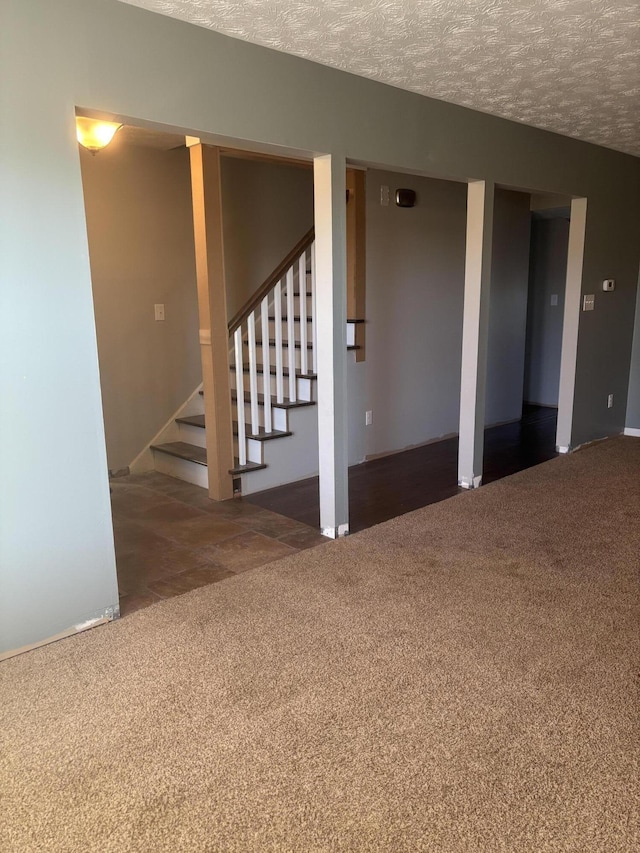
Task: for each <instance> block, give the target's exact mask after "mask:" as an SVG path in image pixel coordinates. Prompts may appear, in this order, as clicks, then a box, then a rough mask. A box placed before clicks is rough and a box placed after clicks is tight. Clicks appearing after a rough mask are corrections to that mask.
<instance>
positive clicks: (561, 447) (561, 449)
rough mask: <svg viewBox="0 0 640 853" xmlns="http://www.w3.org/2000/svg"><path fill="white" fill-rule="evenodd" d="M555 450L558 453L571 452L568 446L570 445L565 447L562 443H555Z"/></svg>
mask: <svg viewBox="0 0 640 853" xmlns="http://www.w3.org/2000/svg"><path fill="white" fill-rule="evenodd" d="M556 451H557V452H558V453H570V452H571V448H570V447H565V446H564V445H562V444H556Z"/></svg>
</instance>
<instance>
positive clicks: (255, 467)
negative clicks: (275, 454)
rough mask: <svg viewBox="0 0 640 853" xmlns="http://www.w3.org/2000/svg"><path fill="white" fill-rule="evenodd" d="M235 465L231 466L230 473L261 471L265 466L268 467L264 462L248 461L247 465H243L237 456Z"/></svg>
mask: <svg viewBox="0 0 640 853" xmlns="http://www.w3.org/2000/svg"><path fill="white" fill-rule="evenodd" d="M234 461H235V466H234V467H233V468H229V473H230V474H248V473H249V472H250V471H261V470H262V469H263V468H266V467H267V466H266V465H265V463H264V462H247V464H246V465H241V464H240V460H239V459H238V457H237V456H236V457H235V460H234Z"/></svg>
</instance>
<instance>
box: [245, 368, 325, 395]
mask: <svg viewBox="0 0 640 853" xmlns="http://www.w3.org/2000/svg"><path fill="white" fill-rule="evenodd" d="M243 378H244V391H245V397H246V396H247V395H248V394H249V390H250V377H249V374H248V373H245V374H243ZM262 380H263V376H262V374H261V373H260V374H258V393H259V394H264V386H263V384H262ZM270 380H271V381H270V383H269V387H270V389H271V396H272V397H275V395H276V377H275V376H270ZM314 381H315V380H313V379H303V378H301V377H298V379H297V382H296V399H297V400H313V397H312V393H313V389H312V383H313V382H314ZM283 384H284V398H285V400H288V399H289V379H288V377H286V376H285V377H284V383H283ZM231 387H232V388H236V377H235V373H233V374H232V375H231Z"/></svg>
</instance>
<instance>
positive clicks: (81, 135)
mask: <svg viewBox="0 0 640 853" xmlns="http://www.w3.org/2000/svg"><path fill="white" fill-rule="evenodd" d="M121 127H122V125H121V124H120V123H119V122H117V121H99V120H98V119H94V118H86V117H85V116H77V117H76V136H77V138H78V142H79V143H80V145H82V146H84V148H86V149H87V151H91V153H92V154H97V153H98V151H102V149H103V148H106V147H107V145H108V144H109V143H110V142H111V140H112V139H113V137H114V136H115V135H116V133H117V131H118V130H120V128H121Z"/></svg>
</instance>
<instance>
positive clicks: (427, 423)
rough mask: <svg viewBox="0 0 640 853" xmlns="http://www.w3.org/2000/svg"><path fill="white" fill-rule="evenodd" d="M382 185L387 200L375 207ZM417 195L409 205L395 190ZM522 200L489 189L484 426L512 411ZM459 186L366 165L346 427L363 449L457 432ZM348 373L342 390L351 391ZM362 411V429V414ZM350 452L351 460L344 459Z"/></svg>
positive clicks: (525, 214) (525, 228)
mask: <svg viewBox="0 0 640 853" xmlns="http://www.w3.org/2000/svg"><path fill="white" fill-rule="evenodd" d="M383 185H385V186H388V187H389V189H390V195H391V199H392V201H391V203H390V204H389V206H388V207H383V206H382V205H381V204H380V187H381V186H383ZM398 187H409V188H411V189H414V190H415V191H416V193H417V203H416V206H415V207H413V208H400V207H397V206H396V205H395V204H394V203H393V197H394V195H395V190H396V189H397V188H398ZM529 223H530V213H529V196H528V195H527V194H526V193H515V192H509V191H507V190H499V191H498V192H497V193H496V201H495V215H494V245H493V272H492V280H491V308H490V342H489V353H488V364H487V406H486V421H487V423H488V424H494V423H502V422H505V421H509V420H517V419H518V418H519V417H520V415H521V413H522V384H523V373H524V350H525V322H526V313H527V277H528V258H529ZM465 234H466V186H465V185H464V184H460V183H454V182H452V181H438V180H433V179H431V178H421V177H416V176H414V175H400V174H397V173H395V174H394V173H393V172H383V171H378V170H370V171H368V172H367V358H366V361H365V362H364V363H363V364H362V365H361V373H362V372H365V375H366V378H365V383H366V396H365V398H364V400H363V402H362V403H361V406H362V409H361V410H359V409H356V407H355V406H352V407H351V408H350V424H349V433H350V436H354V437H353V439H352V440H353V441H354V442H355V441H356V439H355V435H356V434H358V433H359V432H360V431H362V430H364V432H365V437H366V445H365V446H366V453H367V456H375V455H378V454H382V453H391V452H393V451H397V450H403V449H404V448H407V447H411V446H413V445H417V444H423V443H425V442H427V441H434V440H436V439H437V438H440V437H442V436H445V435H451V434H454V433H457V432H458V426H459V415H460V369H461V356H462V305H463V296H464V264H465ZM355 375H356V374H355V373H351V374H350V385H349V395H350V397H351V396H352V395H354V394H357V391H356V387H355V386H356V381H355ZM367 409H371V410H372V412H373V424H372V425H371V426H369V427H365V426H364V423H365V417H364V413H365V411H366V410H367ZM351 458H353V456H352V457H351Z"/></svg>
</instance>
